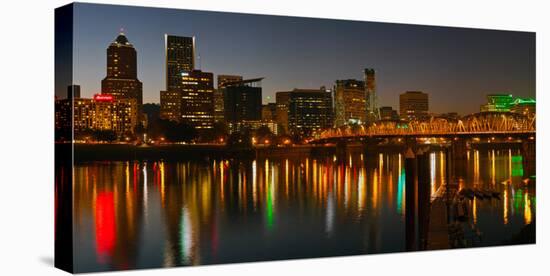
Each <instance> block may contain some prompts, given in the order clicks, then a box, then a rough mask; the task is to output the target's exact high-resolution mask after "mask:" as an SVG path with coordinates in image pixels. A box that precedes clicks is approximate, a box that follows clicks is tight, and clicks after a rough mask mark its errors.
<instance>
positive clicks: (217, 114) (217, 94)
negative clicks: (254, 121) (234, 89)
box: [214, 75, 243, 122]
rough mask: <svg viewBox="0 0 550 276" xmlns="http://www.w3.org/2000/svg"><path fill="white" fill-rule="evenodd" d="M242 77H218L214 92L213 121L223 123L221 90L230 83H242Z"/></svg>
mask: <svg viewBox="0 0 550 276" xmlns="http://www.w3.org/2000/svg"><path fill="white" fill-rule="evenodd" d="M242 80H243V77H242V76H236V75H218V89H216V90H215V91H214V121H216V122H223V121H225V118H224V106H223V105H224V104H223V91H224V90H223V88H224V87H225V85H226V84H228V83H232V82H238V81H242Z"/></svg>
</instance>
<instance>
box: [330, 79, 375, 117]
mask: <svg viewBox="0 0 550 276" xmlns="http://www.w3.org/2000/svg"><path fill="white" fill-rule="evenodd" d="M334 112H335V115H336V116H335V125H336V127H340V126H343V125H347V124H361V123H364V122H366V120H367V98H366V97H365V82H363V81H359V80H353V79H349V80H337V81H336V86H335V87H334Z"/></svg>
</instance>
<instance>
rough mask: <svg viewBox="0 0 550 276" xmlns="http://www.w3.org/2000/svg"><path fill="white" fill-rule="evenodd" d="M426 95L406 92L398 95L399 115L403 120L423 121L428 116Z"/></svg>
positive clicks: (417, 92)
mask: <svg viewBox="0 0 550 276" xmlns="http://www.w3.org/2000/svg"><path fill="white" fill-rule="evenodd" d="M428 110H429V105H428V94H426V93H423V92H421V91H407V92H405V93H403V94H401V95H399V115H400V116H401V118H402V119H404V120H414V119H424V118H426V117H427V116H428Z"/></svg>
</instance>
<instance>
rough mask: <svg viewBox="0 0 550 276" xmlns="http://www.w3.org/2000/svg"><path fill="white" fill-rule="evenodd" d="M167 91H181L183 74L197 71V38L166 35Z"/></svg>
mask: <svg viewBox="0 0 550 276" xmlns="http://www.w3.org/2000/svg"><path fill="white" fill-rule="evenodd" d="M164 53H165V58H166V91H173V90H179V89H180V88H181V85H182V83H181V77H182V74H183V73H189V72H191V71H193V70H195V37H186V36H175V35H168V34H165V35H164Z"/></svg>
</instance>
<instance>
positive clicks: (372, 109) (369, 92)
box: [364, 68, 380, 120]
mask: <svg viewBox="0 0 550 276" xmlns="http://www.w3.org/2000/svg"><path fill="white" fill-rule="evenodd" d="M364 76H365V97H366V106H367V114H368V120H377V119H379V117H380V116H379V115H380V114H378V104H377V102H376V100H377V98H376V76H375V71H374V69H373V68H365V71H364Z"/></svg>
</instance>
